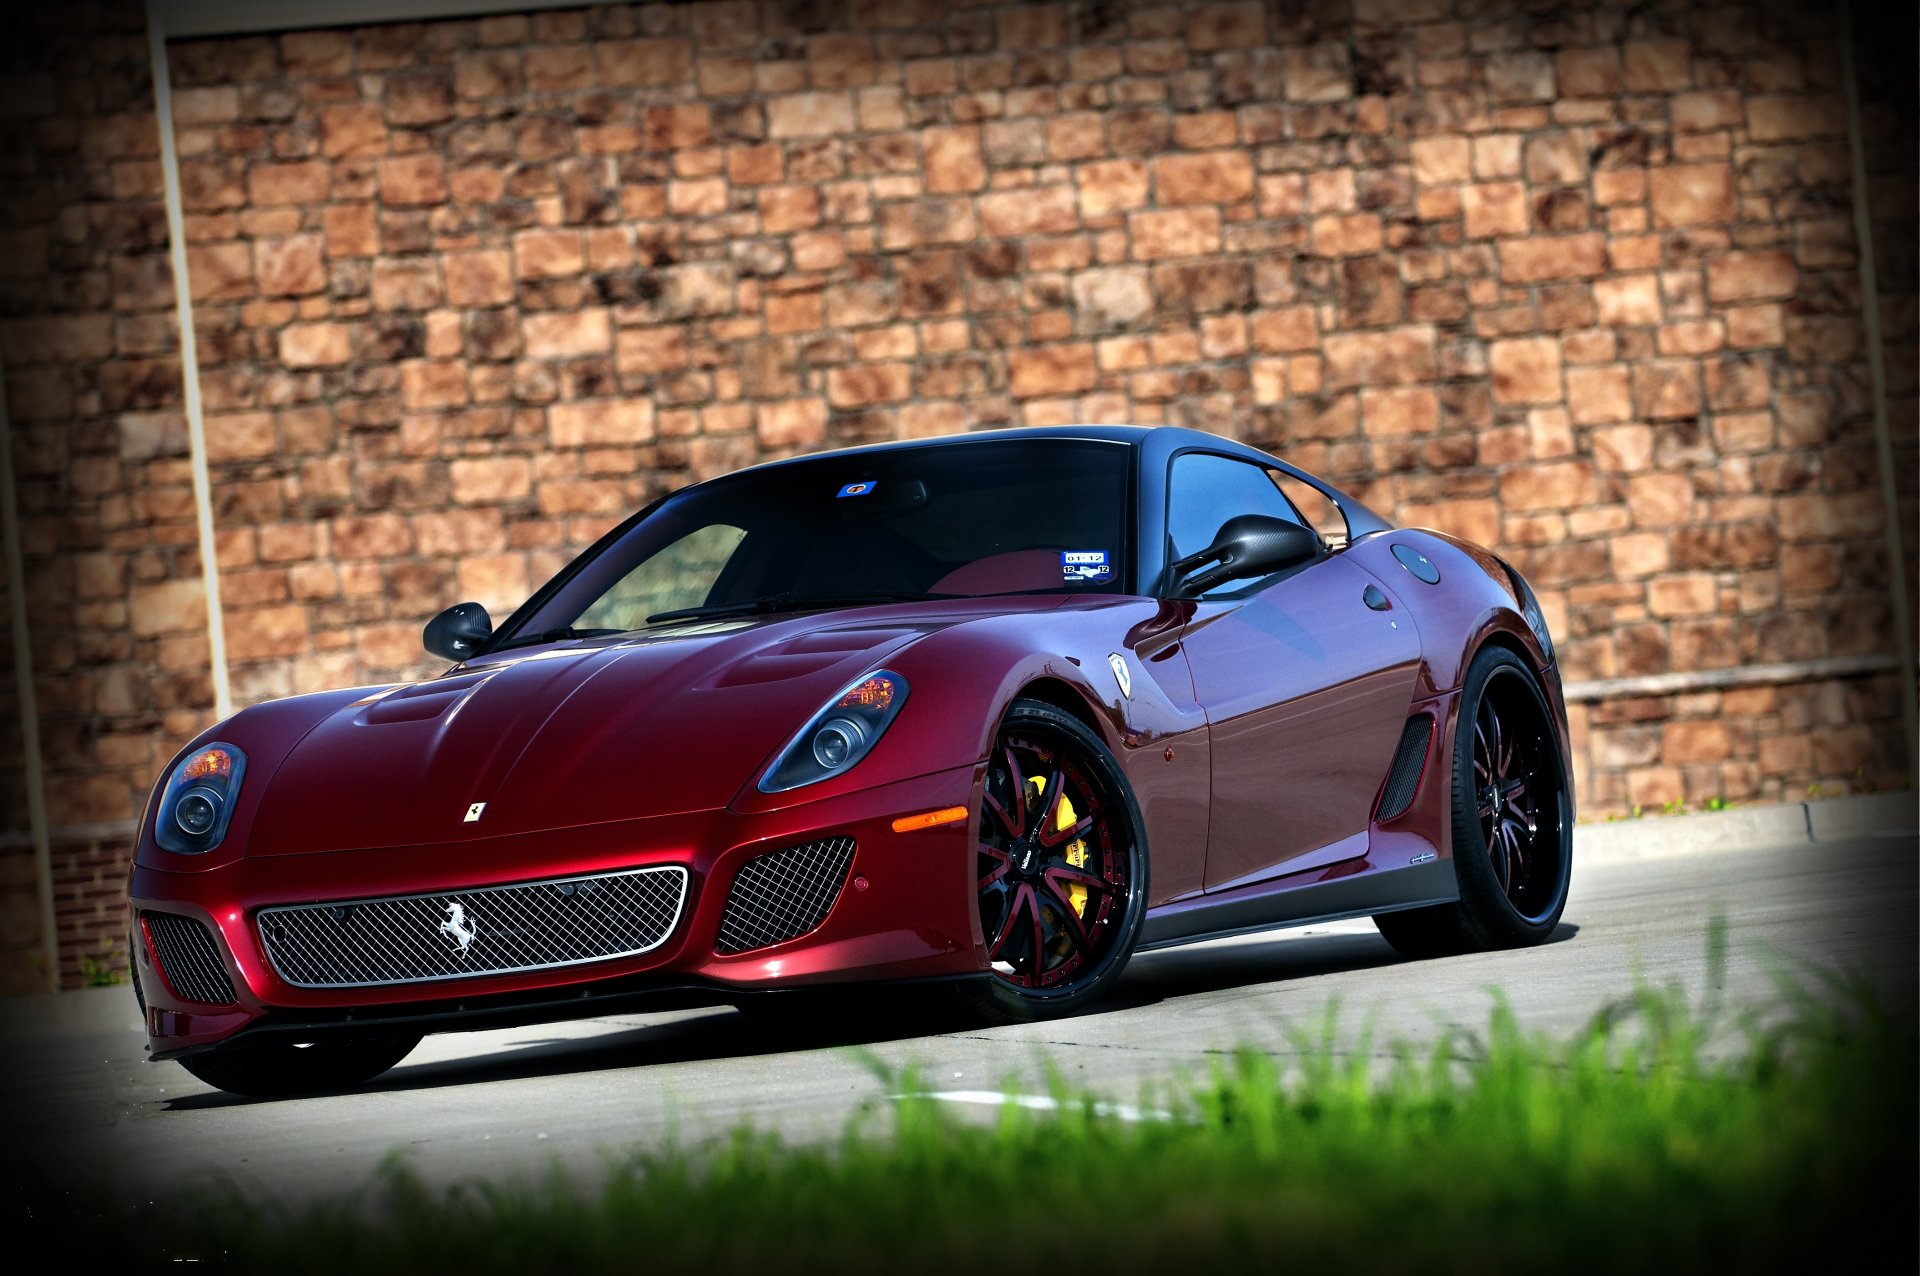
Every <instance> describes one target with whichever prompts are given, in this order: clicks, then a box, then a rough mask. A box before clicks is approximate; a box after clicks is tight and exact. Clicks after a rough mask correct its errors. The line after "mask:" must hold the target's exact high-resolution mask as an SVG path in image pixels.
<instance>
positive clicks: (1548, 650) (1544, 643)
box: [1500, 561, 1553, 664]
mask: <svg viewBox="0 0 1920 1276" xmlns="http://www.w3.org/2000/svg"><path fill="white" fill-rule="evenodd" d="M1500 565H1501V566H1502V567H1504V568H1506V569H1507V578H1508V579H1509V580H1511V581H1512V582H1513V596H1514V597H1515V598H1517V599H1519V600H1520V619H1522V620H1524V621H1526V622H1527V628H1529V629H1531V630H1533V636H1534V637H1535V638H1538V639H1539V640H1540V650H1541V651H1542V652H1543V653H1545V655H1546V658H1547V663H1548V664H1552V663H1553V635H1552V634H1550V633H1548V632H1547V617H1546V613H1544V612H1542V611H1541V610H1540V600H1539V599H1538V598H1535V597H1534V596H1533V587H1532V586H1531V585H1529V584H1527V578H1526V577H1525V576H1522V575H1521V574H1520V572H1519V571H1518V570H1517V569H1516V568H1515V567H1514V566H1513V564H1512V563H1509V562H1505V561H1502V562H1501V564H1500Z"/></svg>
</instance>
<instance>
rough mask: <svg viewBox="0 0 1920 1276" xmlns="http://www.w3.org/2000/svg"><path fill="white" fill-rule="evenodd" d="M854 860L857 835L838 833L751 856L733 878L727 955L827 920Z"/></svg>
mask: <svg viewBox="0 0 1920 1276" xmlns="http://www.w3.org/2000/svg"><path fill="white" fill-rule="evenodd" d="M852 864H853V839H852V838H850V837H833V838H828V839H827V840H826V841H824V842H809V843H807V844H806V845H805V846H795V847H790V848H788V849H787V850H784V851H774V852H773V853H772V854H770V855H760V856H756V857H755V858H753V859H750V860H748V861H747V862H746V864H745V865H743V866H742V867H741V869H740V871H739V872H738V873H736V874H735V875H734V878H733V889H732V890H731V891H729V892H728V893H727V911H726V913H725V915H723V916H722V917H721V919H720V939H719V941H718V942H717V943H715V944H714V946H713V950H714V951H715V952H717V953H720V954H722V955H731V954H733V953H744V952H748V951H751V950H752V949H755V948H765V947H767V946H768V945H769V944H778V943H781V942H783V941H785V940H789V939H793V938H796V937H797V936H800V935H804V934H806V933H807V932H808V931H810V930H812V929H813V928H814V927H816V926H818V925H819V924H820V923H821V922H823V921H825V920H826V919H827V910H828V909H830V908H832V907H833V901H834V900H836V899H838V898H839V897H840V888H841V887H842V886H844V885H846V881H847V869H848V868H849V867H850V866H851V865H852Z"/></svg>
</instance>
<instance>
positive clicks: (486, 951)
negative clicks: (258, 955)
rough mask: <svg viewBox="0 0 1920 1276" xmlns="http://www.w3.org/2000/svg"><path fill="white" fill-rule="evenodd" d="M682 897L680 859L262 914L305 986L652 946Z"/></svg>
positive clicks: (277, 958)
mask: <svg viewBox="0 0 1920 1276" xmlns="http://www.w3.org/2000/svg"><path fill="white" fill-rule="evenodd" d="M686 895H687V871H686V869H684V868H681V867H679V866H678V865H672V866H669V867H664V868H640V869H629V870H627V871H624V872H619V873H603V874H599V875H596V876H592V877H570V878H562V879H558V880H555V881H546V882H523V883H520V884H518V885H514V886H483V887H477V888H474V889H471V890H462V891H446V892H442V893H440V894H435V895H400V896H394V897H391V898H388V899H368V900H343V901H340V902H337V903H332V904H302V905H296V906H291V907H286V908H268V909H262V910H261V913H260V938H261V940H262V942H263V943H264V944H265V946H266V950H267V956H268V957H269V958H270V959H271V960H272V962H273V967H274V969H275V970H277V971H279V972H280V977H281V978H282V979H284V980H286V981H287V982H288V983H290V984H293V985H295V986H297V987H300V988H357V987H367V986H370V985H374V984H410V983H422V982H425V981H428V980H435V979H466V978H470V977H472V976H474V975H501V974H510V973H513V972H516V971H525V970H543V969H546V968H549V967H553V966H577V965H581V964H583V963H585V962H593V961H605V960H607V959H609V958H613V957H632V956H635V955H636V954H639V953H644V952H648V951H650V950H652V949H654V948H658V947H659V946H660V945H661V944H663V943H665V942H666V940H667V937H668V936H669V935H671V934H672V933H673V928H674V926H675V925H676V924H677V923H678V922H679V920H680V909H681V905H682V904H684V903H685V901H686Z"/></svg>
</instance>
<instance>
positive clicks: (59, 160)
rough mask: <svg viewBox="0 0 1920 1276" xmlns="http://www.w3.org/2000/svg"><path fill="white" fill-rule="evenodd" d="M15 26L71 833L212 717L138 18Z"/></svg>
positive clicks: (21, 212)
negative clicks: (208, 713)
mask: <svg viewBox="0 0 1920 1276" xmlns="http://www.w3.org/2000/svg"><path fill="white" fill-rule="evenodd" d="M3 21H4V22H5V24H6V29H5V31H4V32H0V35H4V38H0V141H3V142H4V145H0V364H4V366H5V369H6V399H7V409H8V412H9V415H10V418H11V422H12V431H13V444H14V447H13V457H12V460H13V466H14V475H15V485H16V495H17V497H18V500H19V507H20V514H21V526H20V536H21V541H22V553H23V557H24V559H25V564H26V580H25V582H24V589H25V594H26V602H27V606H28V611H29V615H30V618H31V624H32V643H31V649H32V657H33V674H34V693H35V698H36V701H37V704H38V708H39V711H40V715H41V748H42V751H43V754H44V756H45V761H46V766H47V775H46V783H45V786H44V791H45V797H46V802H47V809H48V815H49V819H50V820H51V822H52V823H53V824H54V825H55V826H57V827H61V828H71V827H74V826H85V825H90V824H96V823H99V822H103V821H106V822H112V821H124V820H126V819H127V818H129V817H130V816H131V815H132V813H133V810H134V808H135V806H136V805H137V804H138V802H139V801H140V799H141V798H142V797H144V795H145V792H146V787H147V786H148V785H150V784H151V783H152V780H153V772H154V771H155V770H156V769H157V768H158V767H159V766H161V765H162V764H163V763H164V761H165V760H166V758H167V757H168V756H169V755H170V753H171V752H172V750H173V749H175V748H177V747H178V746H179V743H180V742H181V740H182V739H184V738H185V737H186V736H188V735H190V734H191V733H193V732H195V731H197V730H199V728H200V727H201V726H202V725H203V724H204V723H205V721H206V720H207V716H208V715H207V707H208V706H209V705H210V703H211V700H212V697H211V692H210V688H209V677H208V672H207V639H206V633H205V617H206V612H205V606H204V601H203V595H202V587H201V581H200V573H199V559H198V553H197V550H196V548H195V542H194V513H193V496H192V492H191V489H190V486H189V481H188V472H187V461H186V443H187V431H186V422H185V417H184V416H183V415H182V413H181V410H180V404H181V402H182V397H183V391H182V388H181V382H180V365H179V357H178V345H179V342H178V334H177V331H176V328H175V324H174V317H173V310H172V282H171V280H172V276H171V273H170V271H169V269H168V265H167V256H166V252H167V235H166V216H165V212H164V209H163V206H162V202H161V177H160V164H159V135H158V132H157V130H156V129H155V126H154V118H153V93H152V86H151V79H150V75H149V70H148V65H149V64H148V53H147V35H146V28H145V23H144V17H143V11H142V8H141V6H140V5H138V4H118V5H101V6H93V5H64V6H45V7H43V8H41V9H40V10H38V11H28V10H25V9H24V8H23V7H20V6H14V7H11V8H10V9H9V10H8V13H7V14H6V15H5V18H4V19H3ZM29 23H34V24H37V25H27V24H29ZM9 649H10V641H9ZM6 681H7V683H8V696H7V700H6V706H5V710H6V714H7V717H6V720H5V721H4V723H0V733H4V737H5V741H6V743H5V746H4V748H0V766H4V767H5V768H6V776H5V784H4V786H0V792H4V793H6V794H8V795H10V796H9V799H8V801H7V802H6V805H5V807H4V808H3V809H0V810H3V814H4V818H5V827H4V829H0V845H4V846H5V847H6V850H5V851H4V852H0V916H3V917H4V918H5V920H6V926H7V930H6V935H5V939H4V948H3V949H0V968H3V969H4V973H0V983H3V984H4V986H7V987H20V986H31V985H32V984H34V983H35V982H37V981H41V980H44V978H45V976H44V974H43V973H42V972H41V971H40V970H39V969H38V967H37V965H36V961H37V958H38V956H39V954H40V953H41V951H42V943H43V938H42V936H41V934H40V925H39V917H40V913H39V905H38V903H37V900H36V897H35V894H34V875H33V868H32V859H31V852H30V850H29V849H28V848H29V847H30V842H28V841H27V839H26V837H25V833H26V828H27V819H26V810H25V798H24V795H25V781H24V777H23V776H22V774H21V771H20V749H19V744H20V738H19V733H18V731H17V729H16V728H17V724H18V718H17V716H15V715H16V714H17V707H16V704H17V702H15V701H14V700H13V698H12V683H13V679H12V666H11V664H9V665H8V667H7V670H6ZM14 797H18V799H19V800H18V801H15V800H12V799H13V798H14ZM61 840H62V842H63V843H72V844H73V845H71V846H69V845H62V846H61V847H59V848H57V851H56V862H57V865H58V867H59V868H60V875H61V877H62V879H63V880H62V883H61V890H62V891H63V892H65V893H69V894H71V893H73V892H77V891H79V890H80V889H81V885H80V883H81V881H82V879H83V878H87V877H90V876H91V875H93V874H95V873H96V872H97V871H98V870H97V867H93V866H87V865H83V864H82V863H81V862H80V861H81V859H83V858H84V857H85V856H86V855H87V843H86V835H85V834H84V833H79V834H76V835H74V836H72V837H67V836H63V837H62V839H61ZM118 858H119V860H120V862H121V863H124V855H120V856H119V857H118ZM118 880H119V881H120V883H121V884H122V885H124V870H120V871H119V876H118ZM115 926H116V927H117V922H116V923H115ZM109 929H110V930H111V929H113V928H112V927H110V928H109ZM79 938H80V935H79V934H78V933H77V932H76V933H75V934H74V935H73V936H72V939H73V940H74V941H78V939H79ZM68 942H69V937H68V936H64V935H63V936H62V943H63V946H66V945H68ZM107 942H109V936H108V935H105V934H102V935H98V936H93V935H89V936H87V937H86V944H85V947H84V949H81V950H79V951H85V952H87V953H88V954H89V955H94V954H95V953H96V951H97V950H99V949H100V948H101V946H102V945H103V944H105V943H107ZM117 946H118V945H117V944H116V945H115V947H117ZM68 960H69V963H72V962H75V961H77V952H76V953H72V954H68ZM70 973H73V974H77V966H71V968H70Z"/></svg>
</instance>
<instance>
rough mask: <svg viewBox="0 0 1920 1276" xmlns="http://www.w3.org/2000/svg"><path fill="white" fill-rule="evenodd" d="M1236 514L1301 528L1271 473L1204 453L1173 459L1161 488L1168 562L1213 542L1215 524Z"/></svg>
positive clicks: (1297, 515) (1297, 512)
mask: <svg viewBox="0 0 1920 1276" xmlns="http://www.w3.org/2000/svg"><path fill="white" fill-rule="evenodd" d="M1236 514H1264V515H1266V516H1267V517H1269V518H1279V519H1285V520H1286V521H1287V522H1289V523H1297V524H1299V525H1301V526H1303V527H1304V526H1306V525H1307V524H1306V521H1305V520H1304V519H1302V518H1301V517H1300V513H1299V511H1297V510H1295V509H1294V508H1293V505H1292V503H1291V502H1289V501H1288V500H1287V498H1286V496H1285V495H1284V494H1282V493H1281V491H1280V489H1279V487H1278V486H1276V485H1275V483H1274V477H1273V474H1272V472H1270V471H1268V470H1266V469H1263V468H1262V467H1260V466H1258V465H1252V464H1249V463H1248V462H1246V461H1236V460H1234V459H1233V458H1232V457H1228V456H1214V455H1212V454H1210V453H1207V452H1188V453H1186V454H1185V455H1184V456H1177V457H1175V458H1174V459H1173V474H1172V477H1171V478H1170V480H1169V482H1168V486H1167V534H1168V536H1169V537H1171V538H1172V541H1173V546H1172V551H1171V553H1170V554H1169V555H1168V558H1167V561H1168V562H1175V561H1178V560H1179V559H1182V558H1185V557H1186V556H1187V555H1189V554H1197V553H1199V552H1200V551H1201V550H1203V549H1205V548H1206V547H1207V546H1209V545H1211V544H1213V538H1214V536H1215V535H1216V534H1218V532H1219V531H1220V525H1221V524H1222V523H1225V522H1226V521H1227V520H1228V519H1230V518H1232V517H1234V516H1235V515H1236Z"/></svg>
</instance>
